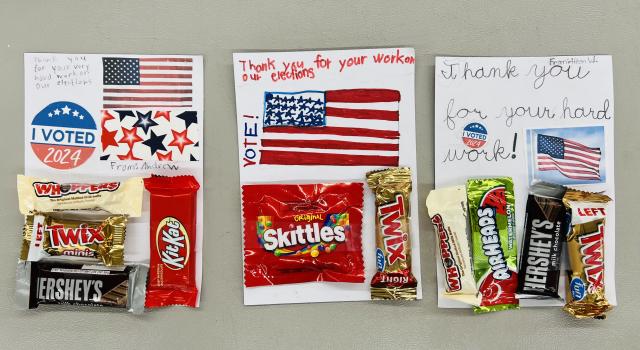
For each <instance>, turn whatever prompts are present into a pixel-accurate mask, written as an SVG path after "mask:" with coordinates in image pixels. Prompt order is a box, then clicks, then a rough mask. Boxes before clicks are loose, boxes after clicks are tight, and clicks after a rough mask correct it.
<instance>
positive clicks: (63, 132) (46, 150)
mask: <svg viewBox="0 0 640 350" xmlns="http://www.w3.org/2000/svg"><path fill="white" fill-rule="evenodd" d="M28 137H29V142H30V143H31V149H32V150H33V153H34V154H35V155H36V157H38V159H40V161H41V162H42V163H44V164H45V165H47V166H49V167H51V168H54V169H60V170H67V169H73V168H75V167H78V166H80V165H82V164H83V163H84V162H86V161H87V159H89V158H90V157H91V155H92V154H93V151H94V149H95V143H96V123H95V121H94V120H93V117H92V116H91V114H90V113H89V112H88V111H87V110H86V109H84V108H83V107H82V106H80V105H78V104H75V103H73V102H68V101H59V102H54V103H51V104H49V105H48V106H46V107H44V108H43V109H42V110H41V111H40V112H38V114H36V116H35V117H34V118H33V121H32V122H31V131H30V135H29V136H28Z"/></svg>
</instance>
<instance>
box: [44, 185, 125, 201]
mask: <svg viewBox="0 0 640 350" xmlns="http://www.w3.org/2000/svg"><path fill="white" fill-rule="evenodd" d="M119 187H120V183H119V182H105V183H101V184H81V183H70V184H59V183H56V182H34V183H33V191H34V192H35V194H36V196H37V197H48V198H60V197H64V196H68V195H72V194H76V193H88V194H95V193H100V192H105V191H106V192H113V191H115V190H117V189H118V188H119Z"/></svg>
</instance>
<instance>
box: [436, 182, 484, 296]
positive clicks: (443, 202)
mask: <svg viewBox="0 0 640 350" xmlns="http://www.w3.org/2000/svg"><path fill="white" fill-rule="evenodd" d="M426 204H427V209H428V210H429V215H430V216H431V223H432V224H433V227H434V230H435V233H436V238H437V241H438V250H439V254H438V255H439V256H440V262H441V263H442V268H443V271H444V279H445V291H444V294H443V296H444V297H445V298H448V299H452V300H456V301H460V302H463V303H465V304H470V305H474V306H479V305H480V297H479V296H478V289H477V288H476V281H475V278H474V276H473V268H472V265H471V253H470V250H469V234H468V226H467V222H468V221H467V192H466V189H465V186H464V185H461V186H453V187H445V188H440V189H436V190H432V191H431V192H430V193H429V196H428V197H427V203H426Z"/></svg>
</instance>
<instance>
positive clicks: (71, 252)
mask: <svg viewBox="0 0 640 350" xmlns="http://www.w3.org/2000/svg"><path fill="white" fill-rule="evenodd" d="M25 221H26V222H25V225H24V228H23V243H22V253H21V255H20V258H21V259H22V260H27V261H39V260H42V259H44V258H48V257H65V258H69V260H73V259H76V260H77V259H86V260H94V261H93V263H98V262H101V263H103V264H105V265H106V266H111V265H122V264H123V263H124V239H125V232H126V225H127V217H126V216H124V215H104V214H103V215H99V214H94V213H89V214H86V213H85V214H84V215H82V214H78V213H69V212H56V213H48V214H34V215H27V217H26V220H25Z"/></svg>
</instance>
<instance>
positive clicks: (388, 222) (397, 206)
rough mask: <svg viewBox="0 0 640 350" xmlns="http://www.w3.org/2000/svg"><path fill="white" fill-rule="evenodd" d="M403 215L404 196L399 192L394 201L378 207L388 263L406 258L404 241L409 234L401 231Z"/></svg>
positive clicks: (391, 263)
mask: <svg viewBox="0 0 640 350" xmlns="http://www.w3.org/2000/svg"><path fill="white" fill-rule="evenodd" d="M404 215H405V207H404V198H403V197H402V195H401V194H397V195H396V198H395V201H394V202H392V203H388V204H385V205H381V206H380V207H379V208H378V218H379V219H378V220H379V224H380V230H381V231H382V237H383V241H384V249H385V250H386V251H387V260H388V262H389V265H393V264H394V263H395V262H396V261H398V260H401V261H405V260H407V256H406V254H405V249H404V242H405V241H407V240H408V239H409V235H408V234H407V233H406V232H403V231H402V221H401V217H402V216H404Z"/></svg>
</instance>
